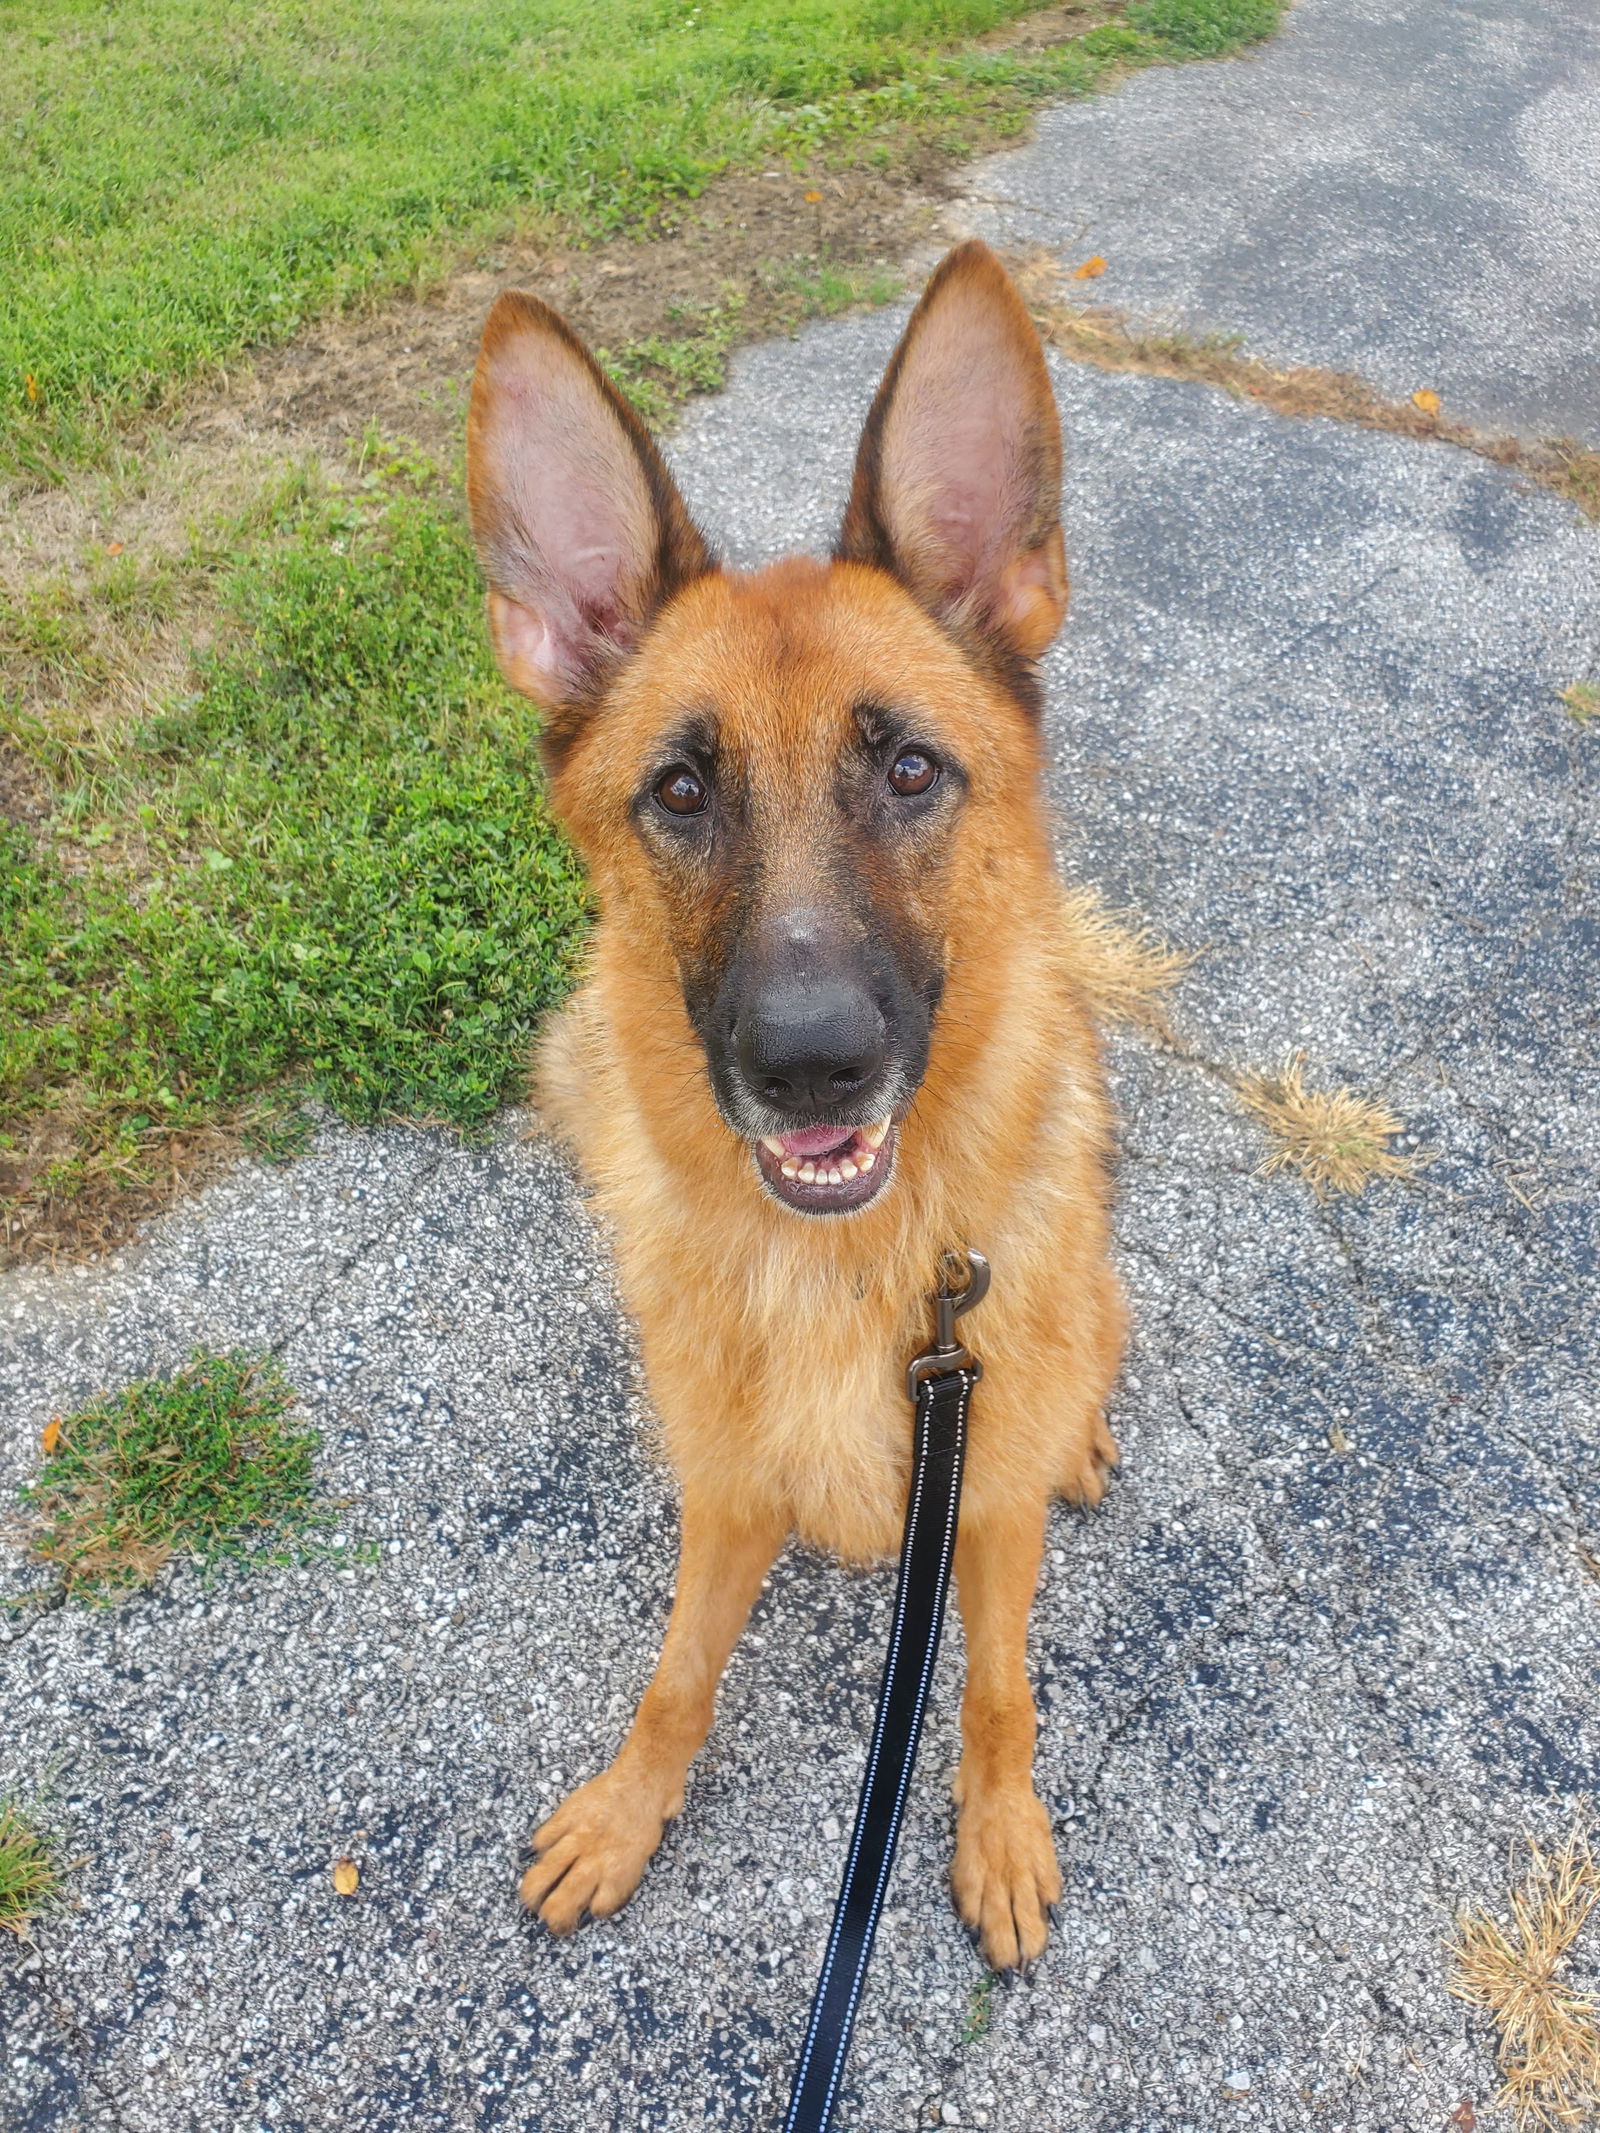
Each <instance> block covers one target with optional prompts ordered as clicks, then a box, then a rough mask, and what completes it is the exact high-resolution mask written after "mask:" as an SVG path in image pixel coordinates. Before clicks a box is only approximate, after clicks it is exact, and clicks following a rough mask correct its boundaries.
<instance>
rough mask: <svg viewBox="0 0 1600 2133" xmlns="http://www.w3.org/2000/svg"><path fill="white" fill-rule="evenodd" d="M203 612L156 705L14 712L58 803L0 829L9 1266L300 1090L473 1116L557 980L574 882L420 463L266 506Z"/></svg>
mask: <svg viewBox="0 0 1600 2133" xmlns="http://www.w3.org/2000/svg"><path fill="white" fill-rule="evenodd" d="M220 608H221V624H220V627H221V631H222V640H223V641H222V643H221V645H220V647H219V648H217V649H214V650H213V651H211V652H210V653H208V654H206V655H205V656H204V657H203V658H202V659H201V661H200V664H199V670H198V686H197V687H196V688H195V690H194V692H193V693H192V694H191V695H189V696H187V697H185V698H182V699H179V700H177V701H175V702H174V703H172V704H171V706H170V707H169V708H168V709H167V710H165V711H164V712H162V713H161V714H160V715H158V716H155V717H151V718H146V719H144V720H142V721H140V722H137V723H135V724H134V725H133V726H132V727H131V728H129V729H127V730H125V731H118V730H116V729H108V728H105V727H101V726H96V725H95V724H94V723H93V722H92V721H86V720H85V719H84V717H83V716H82V715H81V714H80V713H79V712H78V711H76V710H74V708H73V706H72V704H71V702H70V701H69V702H68V703H66V704H64V705H61V706H57V707H54V708H53V709H51V708H48V707H47V708H46V709H45V710H44V711H42V712H41V711H38V710H36V711H34V712H32V713H29V714H27V715H23V714H21V713H20V712H17V711H13V714H12V717H11V735H10V738H11V741H12V744H13V746H14V747H15V748H16V749H18V750H19V751H21V752H23V753H25V754H26V755H27V756H28V757H29V758H30V759H31V760H32V761H33V762H34V763H35V764H42V765H43V766H44V768H45V769H46V770H47V771H48V773H49V774H50V775H51V776H52V777H53V778H54V780H55V781H56V786H57V793H58V807H57V812H56V814H55V816H54V817H53V818H52V820H51V821H50V822H49V823H48V824H46V825H43V826H42V827H41V826H40V825H35V824H26V825H22V824H17V825H8V824H6V823H4V822H0V936H3V937H4V939H5V940H6V943H7V947H8V950H9V952H8V954H7V955H6V956H5V958H4V962H3V965H0V1222H3V1223H4V1225H5V1228H4V1242H5V1243H6V1245H7V1246H8V1247H9V1250H10V1252H11V1253H12V1255H13V1256H15V1255H17V1254H19V1253H39V1252H45V1251H48V1250H51V1249H53V1248H58V1241H59V1238H60V1235H61V1234H62V1229H61V1223H62V1217H63V1211H64V1210H65V1209H66V1208H67V1207H68V1206H69V1205H70V1204H72V1203H74V1202H77V1201H80V1200H82V1199H83V1198H84V1197H85V1196H88V1197H89V1198H90V1199H93V1200H96V1201H97V1202H99V1203H101V1204H102V1205H103V1204H105V1203H108V1202H109V1203H110V1204H111V1205H113V1206H114V1204H115V1201H116V1198H117V1196H118V1195H119V1194H124V1193H125V1194H130V1195H132V1196H133V1200H134V1201H135V1202H137V1201H138V1200H139V1198H140V1196H141V1195H148V1194H149V1193H150V1192H151V1191H152V1190H154V1189H155V1188H156V1187H157V1186H159V1184H160V1183H161V1181H162V1180H163V1179H164V1178H165V1176H166V1174H167V1173H168V1171H169V1170H170V1169H171V1168H172V1166H173V1163H174V1161H175V1160H178V1161H181V1160H182V1159H183V1158H184V1152H185V1151H186V1150H188V1149H189V1147H190V1143H191V1142H192V1141H193V1138H194V1137H195V1136H200V1137H202V1139H203V1138H204V1136H206V1135H207V1134H212V1135H215V1134H216V1133H217V1132H218V1131H219V1130H222V1129H226V1130H227V1131H228V1132H231V1133H234V1134H236V1135H239V1136H242V1137H243V1138H244V1139H245V1140H246V1141H249V1142H250V1143H251V1144H253V1145H255V1146H258V1147H260V1148H262V1149H263V1150H264V1152H268V1153H271V1152H273V1151H274V1149H275V1148H276V1147H279V1146H281V1144H282V1143H283V1142H284V1140H285V1137H286V1136H287V1137H289V1138H292V1135H293V1131H294V1127H293V1122H292V1119H291V1118H290V1117H289V1115H288V1106H289V1103H290V1101H291V1097H292V1093H293V1092H294V1091H295V1090H297V1089H300V1088H310V1089H312V1090H314V1091H315V1092H316V1093H318V1094H319V1095H320V1096H321V1097H322V1099H323V1100H324V1101H325V1102H326V1103H327V1104H329V1105H330V1106H331V1107H332V1109H333V1110H334V1111H335V1112H337V1113H338V1115H339V1116H340V1117H342V1118H345V1119H348V1120H351V1121H353V1122H358V1123H370V1122H373V1121H377V1120H381V1119H385V1118H389V1117H394V1116H404V1117H410V1118H421V1119H435V1120H443V1121H449V1122H451V1123H453V1124H456V1125H459V1126H463V1127H468V1128H473V1127H479V1126H482V1125H483V1124H484V1123H485V1122H486V1121H487V1120H488V1118H489V1117H490V1116H491V1115H492V1113H493V1112H494V1111H495V1109H496V1108H497V1107H498V1106H499V1105H500V1104H501V1103H502V1102H504V1101H505V1100H506V1099H507V1098H508V1097H509V1096H510V1095H512V1094H513V1093H515V1092H516V1091H517V1089H518V1088H519V1087H520V1084H521V1075H522V1062H523V1054H524V1052H525V1050H526V1046H527V1042H528V1039H529V1037H530V1035H531V1032H532V1028H533V1025H534V1023H535V1021H536V1020H537V1018H538V1016H539V1014H540V1013H541V1012H542V1011H543V1009H544V1008H545V1007H547V1006H548V1005H549V1004H550V1003H551V1002H552V1001H553V1000H555V999H557V998H559V997H560V995H561V993H562V991H563V990H564V989H565V985H566V982H567V972H568V969H569V965H570V961H571V957H572V954H573V950H574V946H575V943H576V942H577V940H578V938H579V937H580V936H581V933H582V928H583V919H584V908H585V907H584V892H583V888H582V884H581V882H580V880H579V877H578V874H577V871H576V865H575V862H574V861H573V859H572V857H571V854H570V852H569V850H568V848H567V846H566V845H565V843H564V842H563V841H562V840H561V838H560V837H559V835H558V833H557V832H556V830H555V828H554V826H553V824H552V822H551V820H550V817H549V815H548V813H547V810H546V806H545V802H544V798H543V792H542V785H541V781H540V775H539V769H538V763H537V756H536V747H535V739H536V725H537V721H536V717H535V715H534V713H533V712H532V710H531V708H530V707H528V706H526V705H524V704H522V703H521V702H520V700H518V699H515V698H512V697H510V696H509V695H508V694H507V692H506V691H505V689H504V688H503V687H502V685H501V684H500V682H499V680H498V678H497V677H496V676H495V675H494V673H493V671H492V668H491V665H490V662H489V659H488V655H487V651H486V648H485V645H484V641H483V631H482V626H481V593H480V588H479V583H478V578H477V571H476V566H475V563H474V561H473V557H472V553H471V548H470V544H469V542H468V539H467V535H466V532H465V529H464V527H463V525H462V524H461V521H460V518H459V514H458V510H457V507H456V504H455V502H454V500H453V499H452V498H451V497H449V496H447V495H443V494H441V492H440V490H439V487H438V485H437V483H436V481H435V477H434V470H432V469H431V468H427V467H425V466H422V465H420V464H418V463H416V462H414V461H411V460H406V459H396V458H390V459H389V460H388V461H386V462H385V463H384V464H383V465H381V466H379V467H376V468H375V467H374V466H373V464H372V463H371V459H370V456H369V460H368V464H367V469H366V471H365V473H364V474H363V475H362V477H361V484H360V486H358V487H356V488H354V489H351V490H347V491H342V492H339V493H335V494H331V495H316V494H312V495H309V496H305V495H299V496H295V497H293V498H291V499H290V500H289V502H288V503H287V504H286V505H285V510H284V515H283V518H282V521H281V523H280V524H279V525H278V527H277V528H276V530H275V533H274V535H273V537H272V538H271V539H270V540H268V541H267V542H266V543H265V545H264V546H258V547H257V548H256V549H255V550H254V551H253V552H251V553H249V554H246V555H244V556H242V557H237V558H235V559H234V560H233V561H232V562H231V563H230V564H229V565H228V566H227V568H226V570H225V571H224V573H223V577H222V584H221V588H220ZM44 831H48V832H49V834H48V835H46V834H44ZM185 1136H188V1137H189V1141H186V1140H185Z"/></svg>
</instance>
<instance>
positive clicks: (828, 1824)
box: [822, 1815, 839, 1844]
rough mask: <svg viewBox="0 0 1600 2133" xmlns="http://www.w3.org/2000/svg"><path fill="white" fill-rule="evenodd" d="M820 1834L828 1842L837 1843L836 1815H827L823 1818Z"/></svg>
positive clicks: (837, 1818) (837, 1821)
mask: <svg viewBox="0 0 1600 2133" xmlns="http://www.w3.org/2000/svg"><path fill="white" fill-rule="evenodd" d="M822 1834H823V1835H824V1836H825V1837H826V1838H827V1840H828V1842H829V1843H830V1844H837V1843H838V1841H839V1817H838V1816H837V1815H829V1816H827V1817H826V1818H825V1820H824V1821H823V1824H822Z"/></svg>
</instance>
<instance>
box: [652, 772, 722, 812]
mask: <svg viewBox="0 0 1600 2133" xmlns="http://www.w3.org/2000/svg"><path fill="white" fill-rule="evenodd" d="M656 798H657V799H658V800H659V801H660V802H661V804H662V806H663V807H664V808H665V809H666V810H667V813H668V814H669V815H697V814H699V812H700V810H701V808H702V807H704V806H705V804H706V801H707V800H708V799H709V798H710V795H709V794H708V793H707V791H706V788H705V781H704V780H703V779H702V778H698V777H696V776H695V774H694V772H693V771H692V770H691V769H690V768H689V767H688V765H687V764H686V763H680V764H678V766H677V768H676V769H674V770H669V771H668V772H667V774H666V776H665V777H664V778H663V779H662V780H661V783H660V784H659V785H658V786H657V787H656Z"/></svg>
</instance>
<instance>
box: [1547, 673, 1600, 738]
mask: <svg viewBox="0 0 1600 2133" xmlns="http://www.w3.org/2000/svg"><path fill="white" fill-rule="evenodd" d="M1556 694H1557V696H1558V697H1559V698H1560V700H1561V702H1562V703H1563V704H1565V705H1566V707H1567V716H1568V718H1570V719H1571V721H1572V723H1573V724H1574V725H1575V726H1581V727H1583V728H1584V729H1585V730H1586V731H1587V729H1588V728H1589V727H1591V726H1594V725H1600V684H1597V683H1595V682H1592V681H1575V682H1574V683H1573V684H1572V686H1571V688H1570V689H1558V690H1557V691H1556Z"/></svg>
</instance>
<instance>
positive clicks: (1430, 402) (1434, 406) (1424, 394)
mask: <svg viewBox="0 0 1600 2133" xmlns="http://www.w3.org/2000/svg"><path fill="white" fill-rule="evenodd" d="M1411 405H1412V406H1413V407H1420V408H1421V410H1422V412H1423V413H1424V414H1425V415H1436V414H1438V412H1439V395H1438V394H1437V393H1436V392H1433V391H1432V390H1431V389H1430V388H1429V387H1428V386H1426V385H1424V386H1423V388H1422V390H1421V392H1419V393H1413V394H1412V395H1411Z"/></svg>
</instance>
